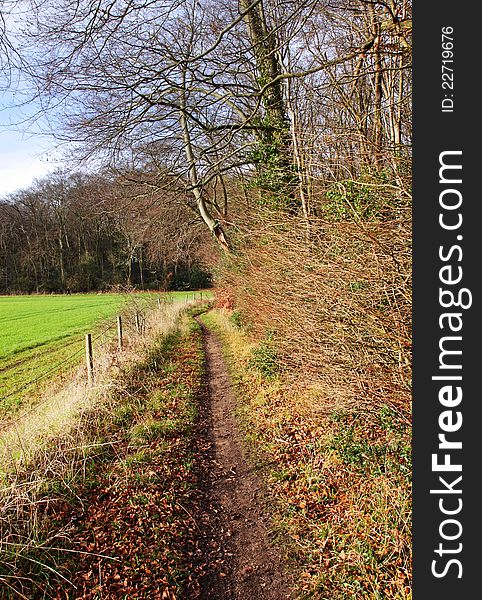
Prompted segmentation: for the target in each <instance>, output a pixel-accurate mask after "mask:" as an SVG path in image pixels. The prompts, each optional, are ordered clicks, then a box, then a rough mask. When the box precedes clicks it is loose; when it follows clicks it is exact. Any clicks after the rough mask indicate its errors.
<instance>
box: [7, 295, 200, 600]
mask: <svg viewBox="0 0 482 600" xmlns="http://www.w3.org/2000/svg"><path fill="white" fill-rule="evenodd" d="M188 306H190V303H177V304H166V305H165V306H163V307H161V309H156V310H155V311H152V312H151V313H150V314H149V315H148V316H147V319H146V322H145V330H144V335H140V334H139V335H138V334H134V333H130V335H129V339H128V341H127V342H126V345H125V347H124V349H123V351H122V353H119V352H118V351H117V349H116V346H115V343H114V342H111V343H109V344H106V345H104V346H103V347H102V348H100V349H99V350H98V351H97V353H96V355H95V382H94V384H93V385H92V386H91V387H88V386H86V384H85V378H86V376H85V372H84V368H82V367H79V369H78V371H77V372H76V373H75V376H74V377H73V378H72V381H71V382H70V383H69V384H68V385H67V386H66V387H65V388H64V389H62V390H61V391H60V392H57V393H55V394H54V395H52V397H49V395H48V393H47V394H46V396H45V397H44V398H43V400H42V401H41V402H40V403H39V404H38V405H37V406H36V407H35V408H34V409H33V410H30V411H29V412H28V413H26V414H24V415H23V416H21V417H20V418H19V419H17V420H16V422H15V423H14V424H12V425H10V427H9V428H8V429H6V430H4V431H2V434H1V438H0V488H1V489H0V502H1V505H2V509H1V513H0V587H3V590H4V592H2V593H0V597H2V598H10V597H12V598H15V597H22V593H21V591H20V590H21V589H22V588H23V587H24V584H28V581H27V580H25V581H23V582H22V577H20V576H19V574H18V573H19V568H18V565H19V564H23V565H24V568H23V572H24V573H25V572H28V571H29V569H28V568H27V569H26V568H25V565H26V564H27V565H30V567H31V570H32V571H35V570H36V569H37V570H42V569H43V570H44V571H45V572H48V571H49V570H50V569H52V567H49V566H47V565H46V564H45V562H44V561H43V559H42V556H44V555H45V553H50V554H52V553H53V554H55V553H56V552H57V550H56V548H57V547H58V546H63V540H65V539H67V538H68V536H69V531H67V530H66V529H65V527H63V526H56V517H55V516H56V513H57V511H58V508H59V507H61V506H62V503H63V502H65V499H66V498H68V497H69V496H71V497H75V483H76V482H78V481H82V480H85V478H86V476H88V471H89V468H90V467H91V465H92V464H93V462H94V461H96V460H98V459H99V458H101V457H102V456H103V455H105V454H106V453H109V452H110V453H112V452H114V453H115V451H116V443H117V440H116V437H115V436H112V437H110V436H109V435H108V434H107V433H108V431H109V427H110V424H111V423H112V419H113V416H114V415H116V414H117V413H118V412H119V411H122V406H119V398H122V397H123V396H126V395H128V394H130V393H131V392H130V391H129V390H128V389H127V388H125V374H126V373H128V372H129V371H130V370H132V369H133V368H135V365H136V364H138V363H139V362H140V361H142V360H145V359H146V356H147V354H148V352H149V348H150V347H151V346H152V343H153V341H154V340H155V339H159V338H160V337H162V336H165V335H167V334H168V333H169V332H171V331H173V330H174V329H175V327H176V326H177V323H178V321H179V315H180V313H181V312H182V311H184V310H185V309H186V308H187V307H188ZM20 571H21V570H20ZM57 576H58V577H61V575H59V574H57ZM27 579H28V577H27ZM27 587H28V586H27Z"/></svg>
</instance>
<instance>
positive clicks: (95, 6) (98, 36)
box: [3, 0, 412, 249]
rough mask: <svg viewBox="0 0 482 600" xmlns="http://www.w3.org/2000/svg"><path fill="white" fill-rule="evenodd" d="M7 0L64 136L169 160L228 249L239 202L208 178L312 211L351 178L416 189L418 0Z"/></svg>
mask: <svg viewBox="0 0 482 600" xmlns="http://www.w3.org/2000/svg"><path fill="white" fill-rule="evenodd" d="M3 4H4V7H5V8H4V10H9V11H10V13H11V14H12V15H16V22H17V26H16V31H15V35H14V40H15V52H13V51H10V52H8V49H9V47H8V45H6V44H5V43H4V45H3V47H4V49H3V54H4V55H7V54H8V56H9V58H10V64H11V65H12V68H17V69H20V72H21V73H22V80H23V81H26V82H28V84H27V85H26V86H25V92H26V95H27V96H26V97H30V98H35V99H36V101H37V102H39V103H40V106H41V113H42V114H48V115H49V121H50V124H51V131H53V132H54V134H55V135H56V137H57V138H58V139H59V140H60V141H63V142H66V143H69V144H71V145H72V144H74V145H75V146H74V147H75V149H76V155H77V156H80V157H83V158H85V159H86V160H87V159H89V158H90V159H91V158H93V157H94V158H95V160H96V161H100V162H102V163H103V164H108V165H109V166H110V167H112V166H114V167H116V168H122V169H125V167H126V165H129V169H131V168H134V169H136V170H142V169H143V168H144V165H145V164H146V163H148V164H149V165H151V166H152V165H154V166H155V168H157V170H158V172H159V173H161V174H162V173H164V172H166V171H167V172H168V173H169V174H170V175H171V176H172V177H173V178H176V179H177V180H178V181H180V182H182V185H183V186H184V188H185V190H186V195H185V197H186V201H187V203H188V204H190V205H192V206H194V208H195V209H196V211H197V215H198V218H199V220H200V221H201V222H203V223H204V225H205V226H206V227H207V229H208V230H209V231H211V233H212V234H214V236H215V238H216V239H217V240H218V242H219V243H220V245H221V246H222V247H223V248H225V249H229V248H230V246H231V243H230V240H229V239H228V238H229V235H228V233H227V229H230V228H231V226H232V223H233V221H232V218H228V217H227V213H228V210H231V212H236V209H237V203H238V199H237V197H233V196H231V197H228V196H225V198H224V201H223V203H222V205H221V207H219V206H216V205H213V204H212V203H210V192H209V189H210V186H212V185H213V182H216V185H218V186H220V187H221V188H222V187H223V186H224V187H226V184H225V180H226V178H228V179H231V180H232V179H237V180H238V181H239V182H241V183H242V186H243V187H244V188H245V189H251V190H255V191H256V194H257V197H256V204H257V205H258V206H261V207H262V208H263V209H264V208H265V207H268V208H269V209H272V210H275V211H285V212H287V213H288V214H294V215H302V216H303V217H304V218H305V219H307V220H309V218H310V217H311V216H313V215H316V214H321V213H322V212H323V210H324V206H323V204H326V203H328V204H330V203H332V198H331V199H330V197H329V195H328V196H327V195H326V194H324V191H325V190H326V189H329V188H330V186H331V185H332V184H333V183H337V182H339V181H340V180H342V181H350V182H353V181H355V182H356V181H358V180H359V179H360V178H361V179H364V178H366V177H367V176H368V177H369V178H373V177H374V179H371V180H370V182H369V184H370V185H372V186H378V188H379V189H382V190H383V189H384V186H385V187H386V186H387V185H389V186H394V187H395V188H396V194H398V195H399V197H400V198H401V200H402V202H403V201H404V198H406V197H407V195H409V180H410V166H409V165H410V157H411V141H410V135H411V105H410V99H411V46H410V33H411V27H412V21H411V5H410V3H409V2H408V1H407V0H390V1H388V2H386V1H376V0H357V1H356V2H352V1H348V0H323V1H319V0H284V1H283V2H281V1H280V0H240V1H239V2H231V1H228V2H222V3H221V2H218V1H217V0H173V1H168V2H166V1H165V0H135V1H133V0H95V1H94V2H92V1H91V0H78V1H76V2H70V1H67V0H41V1H39V0H35V1H31V2H30V1H26V2H22V3H18V2H15V1H14V0H10V1H8V0H6V1H5V2H4V3H3ZM25 6H28V7H29V10H25ZM3 38H4V39H5V35H4V36H3ZM19 57H20V58H19ZM5 60H6V59H4V62H5ZM32 90H34V91H33V93H32ZM161 180H162V181H161V187H163V185H164V180H163V178H162V177H161ZM151 184H152V185H154V186H155V185H157V183H156V181H155V178H154V179H151ZM320 184H322V186H324V190H323V194H324V195H323V197H321V196H320V197H319V194H318V191H319V190H320ZM350 185H352V184H350ZM329 191H330V190H329ZM331 191H332V190H331ZM330 193H331V192H330ZM335 196H336V193H335ZM341 196H342V203H343V202H344V203H345V204H346V201H348V202H350V201H351V198H350V197H348V196H347V195H346V193H345V192H343V193H342V194H341ZM219 208H220V210H219ZM231 216H232V215H231ZM260 221H261V217H260Z"/></svg>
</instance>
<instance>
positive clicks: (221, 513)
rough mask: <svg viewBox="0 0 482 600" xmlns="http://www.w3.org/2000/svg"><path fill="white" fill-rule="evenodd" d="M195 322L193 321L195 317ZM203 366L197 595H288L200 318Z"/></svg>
mask: <svg viewBox="0 0 482 600" xmlns="http://www.w3.org/2000/svg"><path fill="white" fill-rule="evenodd" d="M198 322H199V321H198ZM199 324H200V325H201V327H202V330H203V336H204V350H205V356H206V366H207V383H208V396H209V397H208V402H207V409H208V414H207V418H206V421H205V431H204V436H205V439H206V442H207V445H208V446H209V447H210V463H211V469H210V474H209V476H208V481H206V482H204V484H205V493H206V498H207V500H206V503H207V504H208V506H207V507H206V512H205V515H204V517H203V521H204V523H203V530H204V532H205V533H204V543H203V545H204V548H205V550H204V551H205V553H206V554H207V555H208V556H207V557H206V556H205V560H206V558H208V561H207V563H208V565H209V566H208V568H207V572H206V574H205V576H204V577H203V578H202V580H201V586H202V594H201V597H202V598H204V599H206V600H207V599H209V600H251V599H253V600H254V599H256V600H285V599H289V598H291V597H292V596H291V594H290V592H289V587H288V585H287V583H286V578H285V576H284V575H283V573H282V568H281V563H280V558H279V556H278V554H277V552H276V550H275V549H274V548H273V547H272V546H271V545H270V543H269V540H268V532H267V517H266V515H265V513H264V510H263V502H262V497H261V491H260V483H259V481H258V479H257V477H256V475H255V474H254V473H253V470H252V468H251V467H250V466H249V464H248V462H247V461H246V459H245V457H244V456H243V450H242V446H241V441H240V433H239V429H238V426H237V423H236V421H235V419H234V417H233V411H234V408H235V401H234V394H233V392H232V389H231V385H230V379H229V375H228V372H227V369H226V365H225V363H224V359H223V356H222V354H221V348H220V343H219V341H218V339H217V337H216V335H215V334H214V333H212V332H211V331H210V330H209V329H207V328H206V327H205V326H204V325H203V324H202V323H201V322H199Z"/></svg>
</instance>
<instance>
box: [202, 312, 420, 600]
mask: <svg viewBox="0 0 482 600" xmlns="http://www.w3.org/2000/svg"><path fill="white" fill-rule="evenodd" d="M203 319H204V321H205V323H206V324H207V325H208V326H209V327H211V328H214V329H216V330H217V331H218V332H219V333H220V335H221V338H222V340H223V344H224V349H225V353H226V357H227V359H228V362H229V364H230V367H231V371H232V375H233V379H234V380H235V382H236V385H237V388H238V393H239V400H240V408H239V416H240V419H241V422H242V424H243V426H244V429H245V433H246V438H247V442H248V445H249V448H250V450H251V452H252V455H253V459H254V460H255V461H256V462H257V464H258V466H259V468H260V469H262V470H263V472H264V473H265V481H266V482H267V485H266V490H267V494H268V495H269V497H270V506H272V507H273V515H272V516H273V521H272V529H273V532H274V534H275V536H276V538H277V539H278V541H279V542H280V544H281V545H282V546H284V548H285V558H286V560H287V562H288V563H289V565H290V566H291V567H290V568H291V569H292V570H293V571H294V573H295V580H296V581H297V582H298V583H297V594H298V597H299V598H316V599H319V600H352V599H353V598H357V599H361V600H385V599H386V600H388V599H393V600H407V599H408V598H410V596H411V592H410V577H411V566H410V554H411V551H410V547H411V534H410V532H411V528H410V514H411V506H410V501H411V486H410V475H411V464H410V456H411V449H410V423H409V421H408V419H407V417H406V415H404V414H403V413H401V412H397V411H396V410H395V409H394V408H393V407H389V406H382V407H380V408H377V409H373V410H368V409H367V408H366V406H363V407H362V408H358V409H357V408H356V407H351V408H350V410H347V409H346V406H345V405H344V404H343V403H340V404H337V400H336V394H333V397H327V395H326V390H324V389H323V388H320V387H317V386H315V385H314V386H309V385H307V384H305V385H304V386H303V387H300V386H297V385H296V384H294V383H293V380H292V379H291V380H288V379H284V377H283V375H282V373H281V372H280V371H279V370H278V369H277V368H276V367H277V362H276V351H275V347H274V346H272V345H270V344H269V343H266V342H263V343H261V344H255V343H253V342H250V341H249V338H248V337H247V335H246V334H245V332H243V329H242V328H240V326H239V323H238V322H237V314H236V313H233V314H232V315H231V317H230V318H229V317H228V313H226V312H223V311H219V310H218V311H211V312H210V313H208V314H206V315H204V316H203Z"/></svg>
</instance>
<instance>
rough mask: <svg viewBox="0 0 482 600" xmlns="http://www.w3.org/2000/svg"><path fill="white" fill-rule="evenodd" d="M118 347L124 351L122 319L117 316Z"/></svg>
mask: <svg viewBox="0 0 482 600" xmlns="http://www.w3.org/2000/svg"><path fill="white" fill-rule="evenodd" d="M117 345H118V347H119V350H122V317H121V316H120V315H118V316H117Z"/></svg>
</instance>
